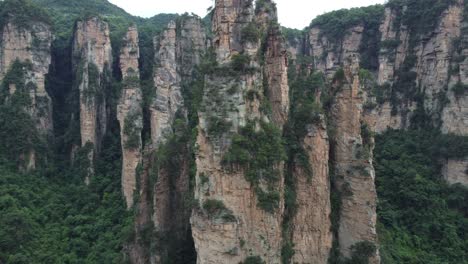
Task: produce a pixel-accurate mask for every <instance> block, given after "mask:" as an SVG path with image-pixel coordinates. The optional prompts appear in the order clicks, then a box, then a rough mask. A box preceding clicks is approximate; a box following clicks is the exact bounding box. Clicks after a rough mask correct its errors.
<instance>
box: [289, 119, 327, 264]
mask: <svg viewBox="0 0 468 264" xmlns="http://www.w3.org/2000/svg"><path fill="white" fill-rule="evenodd" d="M307 130H308V134H307V135H306V137H305V138H304V142H303V148H304V150H305V151H306V153H307V155H308V157H309V165H310V167H311V171H310V172H308V171H307V169H306V168H302V167H300V166H296V168H295V169H294V171H293V175H294V178H295V186H296V203H297V208H296V214H295V215H294V217H293V221H292V223H291V227H290V228H291V229H292V231H291V232H292V239H291V241H292V243H293V244H294V251H295V254H294V256H293V258H292V261H291V262H292V263H327V261H328V256H329V253H330V250H331V248H332V242H333V236H332V232H331V221H330V214H331V204H330V177H329V166H328V159H329V157H330V152H329V151H330V147H329V139H328V133H327V129H326V124H325V121H324V120H323V118H322V120H321V121H320V122H319V124H314V125H309V126H308V129H307Z"/></svg>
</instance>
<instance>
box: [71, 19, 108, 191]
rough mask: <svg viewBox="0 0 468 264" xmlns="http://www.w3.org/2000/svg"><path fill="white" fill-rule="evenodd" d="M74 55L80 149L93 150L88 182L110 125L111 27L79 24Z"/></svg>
mask: <svg viewBox="0 0 468 264" xmlns="http://www.w3.org/2000/svg"><path fill="white" fill-rule="evenodd" d="M72 55H73V57H72V61H73V71H74V74H75V76H74V78H75V80H74V87H77V89H78V93H79V123H80V135H81V146H82V147H85V146H92V148H91V150H90V151H89V155H88V158H89V159H90V163H91V166H90V168H89V172H88V177H87V178H86V182H89V176H90V175H91V174H92V173H93V167H94V166H93V165H92V164H93V160H94V152H97V153H99V151H100V149H101V143H102V138H103V137H104V135H105V133H106V130H107V125H108V116H107V110H106V109H107V103H106V90H107V86H108V85H109V83H110V78H111V75H112V47H111V43H110V33H109V25H108V24H107V23H106V22H104V21H102V20H101V19H100V18H98V17H90V18H87V19H84V20H79V21H77V22H76V24H75V31H74V34H73V47H72ZM89 144H90V145H89Z"/></svg>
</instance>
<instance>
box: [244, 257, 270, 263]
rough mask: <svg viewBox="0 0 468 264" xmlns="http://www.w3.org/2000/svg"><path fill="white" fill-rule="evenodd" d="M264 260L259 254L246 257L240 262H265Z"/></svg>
mask: <svg viewBox="0 0 468 264" xmlns="http://www.w3.org/2000/svg"><path fill="white" fill-rule="evenodd" d="M265 263H266V262H265V261H263V259H262V258H261V257H259V256H250V257H247V258H246V259H245V260H244V262H242V264H265Z"/></svg>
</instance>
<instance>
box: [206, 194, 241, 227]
mask: <svg viewBox="0 0 468 264" xmlns="http://www.w3.org/2000/svg"><path fill="white" fill-rule="evenodd" d="M203 210H205V212H206V213H207V214H208V216H209V217H210V218H211V219H222V220H223V221H225V222H235V221H236V217H235V216H234V215H233V214H232V211H231V210H229V209H227V208H226V206H225V205H224V203H223V202H222V201H219V200H213V199H208V200H206V201H204V202H203Z"/></svg>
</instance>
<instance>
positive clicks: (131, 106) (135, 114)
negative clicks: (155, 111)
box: [117, 26, 143, 208]
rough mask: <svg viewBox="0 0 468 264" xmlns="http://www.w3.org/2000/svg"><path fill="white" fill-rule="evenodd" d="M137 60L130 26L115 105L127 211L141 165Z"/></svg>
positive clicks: (135, 40) (135, 33) (134, 33)
mask: <svg viewBox="0 0 468 264" xmlns="http://www.w3.org/2000/svg"><path fill="white" fill-rule="evenodd" d="M139 57H140V52H139V47H138V31H137V28H136V27H134V26H133V27H130V28H129V29H128V31H127V34H126V36H125V38H124V40H123V45H122V49H121V51H120V70H121V71H122V79H123V83H124V87H123V89H122V93H121V95H120V100H119V103H118V105H117V119H118V120H119V123H120V137H121V145H122V189H123V194H124V196H125V199H126V202H127V207H128V208H130V207H132V206H133V197H134V192H135V191H136V186H137V184H136V183H137V182H136V181H137V179H136V173H137V167H138V165H139V164H140V163H141V148H142V142H141V131H142V129H143V113H142V108H141V104H142V94H141V88H140V82H139V80H140V78H139V77H140V74H139V67H138V59H139Z"/></svg>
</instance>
